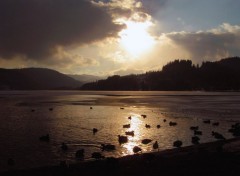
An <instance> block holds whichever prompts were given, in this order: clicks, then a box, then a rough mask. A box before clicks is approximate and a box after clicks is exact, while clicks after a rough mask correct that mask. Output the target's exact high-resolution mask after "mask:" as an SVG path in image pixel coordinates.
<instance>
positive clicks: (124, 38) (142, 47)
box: [120, 21, 155, 56]
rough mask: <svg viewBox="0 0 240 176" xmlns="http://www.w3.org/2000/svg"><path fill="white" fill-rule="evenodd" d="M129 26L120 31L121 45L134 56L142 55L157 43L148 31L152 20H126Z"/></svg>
mask: <svg viewBox="0 0 240 176" xmlns="http://www.w3.org/2000/svg"><path fill="white" fill-rule="evenodd" d="M125 24H126V26H127V28H126V29H124V30H122V31H121V32H120V37H121V39H120V44H121V46H122V47H123V48H124V49H125V50H126V51H127V52H128V53H129V54H131V55H132V56H140V55H141V54H143V53H145V52H147V51H148V50H149V49H151V48H152V47H153V45H154V44H155V40H154V38H153V37H152V36H151V35H150V34H149V33H148V29H149V27H150V26H151V25H152V23H151V22H148V21H146V22H134V21H126V22H125Z"/></svg>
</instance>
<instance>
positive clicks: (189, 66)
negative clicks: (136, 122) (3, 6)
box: [81, 57, 240, 91]
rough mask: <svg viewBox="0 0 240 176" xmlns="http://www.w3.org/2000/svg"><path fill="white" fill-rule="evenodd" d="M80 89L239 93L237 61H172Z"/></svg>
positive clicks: (239, 65)
mask: <svg viewBox="0 0 240 176" xmlns="http://www.w3.org/2000/svg"><path fill="white" fill-rule="evenodd" d="M81 89H82V90H207V91H225V90H227V91H229V90H234V91H239V90H240V58H239V57H231V58H225V59H222V60H220V61H216V62H203V63H202V64H201V66H198V65H194V64H193V63H192V61H190V60H175V61H173V62H170V63H168V64H167V65H165V66H163V68H162V70H161V71H151V72H147V73H145V74H140V75H127V76H119V75H114V76H111V77H108V78H107V79H106V80H99V81H95V82H92V83H87V84H84V85H83V86H82V87H81Z"/></svg>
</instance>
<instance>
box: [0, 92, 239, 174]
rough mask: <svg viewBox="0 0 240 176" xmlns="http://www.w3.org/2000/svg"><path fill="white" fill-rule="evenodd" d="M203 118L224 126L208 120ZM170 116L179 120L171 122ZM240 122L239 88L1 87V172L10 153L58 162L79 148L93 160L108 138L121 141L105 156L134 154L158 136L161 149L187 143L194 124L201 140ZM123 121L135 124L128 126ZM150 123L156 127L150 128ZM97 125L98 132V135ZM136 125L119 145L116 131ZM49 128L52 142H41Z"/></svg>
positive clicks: (26, 162) (23, 159) (25, 164)
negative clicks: (96, 89)
mask: <svg viewBox="0 0 240 176" xmlns="http://www.w3.org/2000/svg"><path fill="white" fill-rule="evenodd" d="M90 107H93V109H90ZM49 108H53V111H49ZM33 109H34V110H35V111H34V112H32V110H33ZM141 114H146V115H147V118H145V119H144V118H142V117H141ZM129 116H131V117H132V120H129V119H128V117H129ZM163 119H166V120H167V122H166V123H164V122H163ZM204 119H210V120H211V121H212V122H219V123H220V125H219V126H217V127H215V126H212V125H211V124H204V123H203V122H202V121H203V120H204ZM170 121H174V122H177V124H178V125H177V126H174V127H173V126H169V124H168V123H169V122H170ZM239 121H240V93H238V92H128V91H127V92H90V91H84V92H81V91H1V92H0V142H1V145H0V158H1V160H0V171H3V170H8V169H10V167H9V166H8V165H7V160H8V158H14V160H15V161H16V164H15V166H14V168H31V167H38V166H45V165H53V164H58V163H59V161H61V160H67V162H69V163H74V162H81V161H78V160H76V159H75V152H76V151H77V150H79V149H85V160H90V159H91V153H92V152H102V151H101V148H100V146H101V144H103V143H104V144H107V143H109V144H110V143H111V144H114V145H116V151H113V152H107V151H103V152H102V154H103V155H104V156H106V157H108V156H114V157H120V156H124V155H130V154H133V152H132V148H133V147H134V146H140V147H141V148H142V149H143V152H151V151H153V150H152V144H153V142H155V141H158V143H159V146H160V148H159V150H165V149H169V148H172V144H173V142H174V141H175V140H182V141H183V145H184V146H188V145H192V144H191V137H192V136H193V132H192V131H191V130H190V129H189V127H190V126H196V125H198V126H199V128H200V130H201V131H202V132H203V135H202V136H200V138H201V140H200V142H208V141H214V140H215V139H214V138H213V137H212V135H211V132H212V131H213V130H214V131H217V132H220V133H222V134H223V135H224V136H225V137H226V138H232V136H231V134H230V133H228V129H229V128H230V126H231V125H232V124H234V123H236V122H239ZM124 124H131V128H129V129H124V128H123V127H122V126H123V125H124ZM145 124H149V125H151V128H150V129H146V128H145ZM158 124H160V125H161V128H160V129H157V127H156V126H157V125H158ZM92 128H97V129H98V130H99V131H98V132H97V133H96V134H95V135H93V133H92ZM132 130H134V132H135V136H134V137H130V136H129V137H128V138H129V142H128V143H126V144H123V145H120V144H119V143H118V137H117V136H118V135H125V131H132ZM47 133H48V134H49V135H50V141H49V143H47V142H42V141H40V140H39V137H40V136H42V135H45V134H47ZM145 138H149V139H152V140H153V142H151V143H150V144H147V145H144V144H142V143H141V140H142V139H145ZM62 142H65V143H66V144H67V145H68V147H69V150H68V151H67V152H63V151H62V150H61V143H62Z"/></svg>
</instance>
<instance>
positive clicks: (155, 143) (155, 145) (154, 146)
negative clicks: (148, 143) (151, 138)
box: [153, 141, 158, 149]
mask: <svg viewBox="0 0 240 176" xmlns="http://www.w3.org/2000/svg"><path fill="white" fill-rule="evenodd" d="M153 149H158V142H157V141H155V142H154V144H153Z"/></svg>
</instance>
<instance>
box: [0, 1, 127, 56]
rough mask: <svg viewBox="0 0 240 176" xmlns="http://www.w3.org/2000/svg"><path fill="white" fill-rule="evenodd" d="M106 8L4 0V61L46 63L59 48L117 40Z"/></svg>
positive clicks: (0, 49)
mask: <svg viewBox="0 0 240 176" xmlns="http://www.w3.org/2000/svg"><path fill="white" fill-rule="evenodd" d="M122 28H123V26H121V25H117V24H114V23H113V22H112V17H111V15H110V14H108V13H107V10H106V9H105V7H100V6H97V5H96V4H95V5H94V4H92V3H91V2H90V1H85V0H1V1H0V57H2V58H5V59H8V58H12V57H14V56H18V55H20V56H26V57H27V58H30V59H43V58H46V57H48V56H51V55H52V54H53V53H54V52H55V48H56V47H57V46H74V45H80V44H84V43H89V42H93V41H97V40H101V39H104V38H106V37H110V36H112V37H116V36H117V33H118V32H119V31H120V30H121V29H122Z"/></svg>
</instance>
